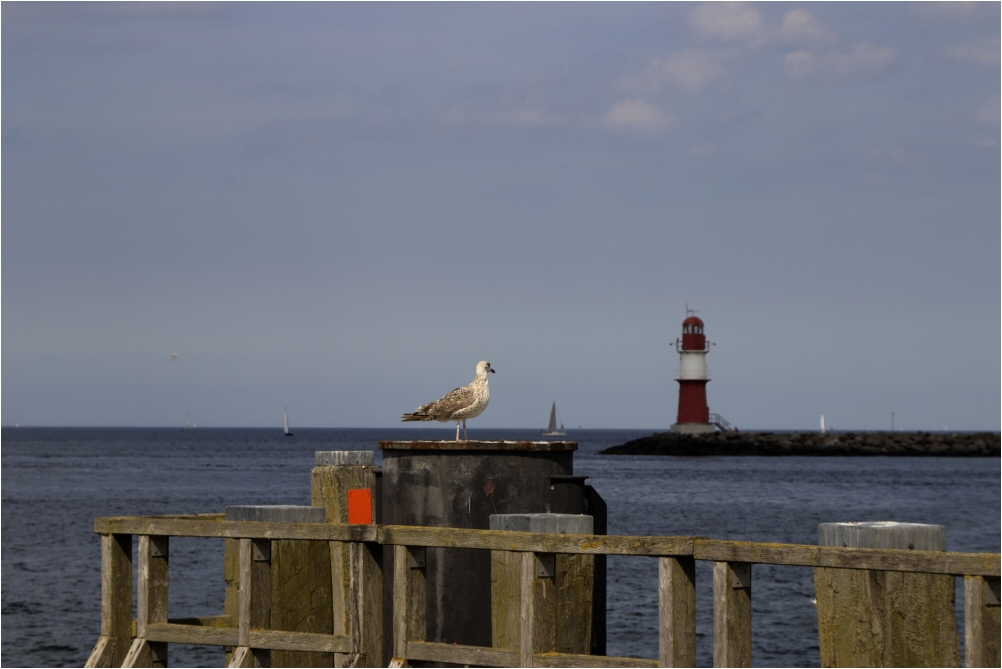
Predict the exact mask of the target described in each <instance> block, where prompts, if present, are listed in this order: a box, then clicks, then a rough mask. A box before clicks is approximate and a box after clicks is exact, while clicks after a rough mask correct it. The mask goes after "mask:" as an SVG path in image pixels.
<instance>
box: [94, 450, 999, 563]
mask: <svg viewBox="0 0 1002 669" xmlns="http://www.w3.org/2000/svg"><path fill="white" fill-rule="evenodd" d="M318 469H319V468H318ZM216 518H218V516H217V515H207V516H198V517H195V518H172V517H118V518H98V519H97V520H96V521H95V523H94V527H95V531H96V532H98V533H100V534H160V535H164V536H193V537H226V538H241V537H246V538H261V539H302V540H313V541H365V542H375V543H381V544H403V545H407V546H441V547H445V548H479V549H485V550H509V551H530V550H531V551H534V552H537V553H571V554H587V555H650V556H655V557H667V556H685V555H692V556H694V557H695V558H696V559H697V560H710V561H714V562H750V563H759V564H785V565H799V566H804V567H837V568H841V569H879V570H886V571H907V572H919V573H930V574H951V575H955V576H963V575H967V574H971V575H979V576H999V575H1000V573H1002V558H1000V554H998V553H947V552H939V551H902V550H893V549H871V548H840V547H834V546H832V547H819V546H809V545H798V544H775V543H764V542H751V541H722V540H715V539H704V538H701V537H645V536H636V537H634V536H616V535H547V534H533V533H529V532H502V531H497V530H493V531H492V530H469V529H456V528H444V527H410V526H401V525H381V526H380V525H336V524H331V523H258V522H249V521H226V520H217V519H216Z"/></svg>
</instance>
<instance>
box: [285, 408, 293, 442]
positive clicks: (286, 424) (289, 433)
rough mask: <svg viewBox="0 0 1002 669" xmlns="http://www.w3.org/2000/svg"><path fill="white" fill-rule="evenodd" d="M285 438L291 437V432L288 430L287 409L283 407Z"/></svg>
mask: <svg viewBox="0 0 1002 669" xmlns="http://www.w3.org/2000/svg"><path fill="white" fill-rule="evenodd" d="M285 436H287V437H291V436H292V430H290V429H289V407H285Z"/></svg>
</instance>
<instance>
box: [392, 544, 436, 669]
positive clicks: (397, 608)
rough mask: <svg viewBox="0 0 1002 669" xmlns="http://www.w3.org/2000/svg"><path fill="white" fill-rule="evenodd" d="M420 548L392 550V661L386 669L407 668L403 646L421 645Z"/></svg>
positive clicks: (422, 585) (424, 586)
mask: <svg viewBox="0 0 1002 669" xmlns="http://www.w3.org/2000/svg"><path fill="white" fill-rule="evenodd" d="M424 553H425V551H424V547H423V546H422V547H418V548H417V549H416V550H415V549H408V547H407V546H394V547H393V660H392V662H391V663H390V666H397V667H403V666H408V665H407V642H408V641H424V638H425V626H426V621H425V617H426V611H427V608H426V601H425V599H426V597H427V581H426V579H425V573H424V566H425V560H424Z"/></svg>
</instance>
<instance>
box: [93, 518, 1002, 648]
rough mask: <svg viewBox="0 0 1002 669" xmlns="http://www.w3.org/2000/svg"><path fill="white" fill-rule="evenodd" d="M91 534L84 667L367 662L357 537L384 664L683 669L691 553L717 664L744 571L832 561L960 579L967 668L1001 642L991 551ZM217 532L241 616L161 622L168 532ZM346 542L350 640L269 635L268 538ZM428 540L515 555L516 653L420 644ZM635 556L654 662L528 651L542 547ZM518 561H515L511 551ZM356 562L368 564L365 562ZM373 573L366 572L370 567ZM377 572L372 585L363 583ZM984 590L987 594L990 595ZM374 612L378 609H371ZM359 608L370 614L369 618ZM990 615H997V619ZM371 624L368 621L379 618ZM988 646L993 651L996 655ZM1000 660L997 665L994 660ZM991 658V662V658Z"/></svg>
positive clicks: (106, 525)
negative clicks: (171, 654)
mask: <svg viewBox="0 0 1002 669" xmlns="http://www.w3.org/2000/svg"><path fill="white" fill-rule="evenodd" d="M95 532H97V533H98V534H100V535H101V542H102V543H101V546H102V557H101V560H102V564H101V566H102V582H101V637H100V638H99V640H98V642H97V645H96V646H95V648H94V651H93V653H92V654H91V656H90V659H89V660H88V662H87V665H86V666H88V667H105V666H118V665H119V664H120V665H121V666H127V667H139V666H147V667H149V666H166V664H167V644H169V643H185V644H205V645H217V646H230V647H233V648H235V651H234V652H233V654H232V656H231V658H232V659H231V661H230V666H237V667H250V666H268V664H269V661H270V656H269V652H270V651H271V650H293V651H315V652H325V653H338V654H340V656H339V658H338V662H337V666H371V665H368V664H367V660H366V656H365V653H364V648H365V647H366V646H365V639H364V635H365V634H366V631H367V628H368V625H366V624H360V622H361V621H366V620H370V621H371V619H372V616H371V611H370V612H368V613H367V608H366V607H367V604H368V605H370V606H371V605H372V604H373V602H372V601H371V600H372V598H373V597H380V596H381V591H382V588H381V585H382V572H381V568H380V566H379V565H375V564H374V561H373V560H371V559H369V560H368V562H367V563H366V554H367V551H366V544H382V545H384V546H392V547H393V548H392V550H393V560H394V569H393V626H392V632H391V633H392V638H393V661H392V662H391V664H390V666H406V663H407V660H424V661H429V662H433V663H435V662H437V663H453V664H458V665H471V666H494V667H532V666H537V667H658V666H661V667H692V666H695V660H696V590H695V561H696V560H707V561H712V562H713V563H714V569H713V590H714V598H713V608H714V616H713V621H714V632H713V656H714V665H715V666H732V667H734V666H750V665H751V587H750V586H751V565H752V564H774V565H790V566H800V567H833V568H839V569H868V570H883V571H897V572H918V573H929V574H948V575H953V576H965V577H966V578H965V587H966V591H965V592H966V594H965V597H966V606H967V610H966V630H965V631H966V634H965V645H966V648H967V656H968V662H967V664H968V666H985V664H984V662H986V661H993V660H992V659H991V658H982V656H981V655H980V654H979V653H981V651H980V650H977V649H983V648H986V647H987V648H991V647H992V644H993V643H994V644H996V645H995V647H996V648H997V643H998V642H997V640H995V641H992V640H991V638H990V637H992V635H994V637H996V638H997V636H998V634H999V630H998V629H997V621H995V619H996V618H997V616H991V615H984V612H983V611H981V610H980V609H978V607H981V608H985V607H986V606H987V605H988V604H987V600H989V599H991V597H992V596H993V595H992V593H993V589H992V588H990V587H988V586H987V585H986V579H988V580H994V583H995V584H996V585H995V589H994V592H997V583H998V578H999V575H1000V569H999V567H1000V556H999V554H995V553H947V552H938V551H904V550H891V549H866V548H838V547H824V546H810V545H796V544H775V543H759V542H747V541H720V540H714V539H705V538H701V537H689V536H684V537H657V536H613V535H555V534H534V533H528V532H508V531H496V530H469V529H451V528H438V527H411V526H393V525H337V524H328V523H266V522H250V521H227V520H225V517H224V516H223V515H222V514H207V515H192V516H157V517H119V518H99V519H98V520H97V521H96V522H95ZM136 535H138V536H139V550H138V561H139V565H138V589H139V590H138V597H137V600H138V611H137V614H136V619H135V621H134V623H133V620H132V537H133V536H136ZM172 536H182V537H219V538H229V539H238V540H239V542H240V608H239V619H238V620H236V621H234V620H232V619H231V617H230V616H214V617H209V618H189V619H173V620H170V619H168V617H167V598H168V590H169V586H168V582H169V537H172ZM273 540H308V541H326V542H347V543H348V544H349V545H350V556H351V558H350V559H351V569H350V572H351V585H350V591H351V596H350V597H349V602H348V606H347V608H348V611H346V612H343V613H345V614H347V615H348V616H349V618H350V620H351V624H349V626H348V629H349V630H350V631H351V632H350V634H349V635H341V636H339V635H333V634H313V633H303V632H286V631H278V630H269V629H266V627H267V624H268V623H267V621H269V620H270V617H269V612H270V607H271V602H270V601H269V598H270V588H269V583H268V579H269V578H270V576H269V573H270V572H269V569H268V562H269V560H270V550H271V543H270V542H271V541H273ZM424 547H445V548H473V549H481V550H491V551H508V552H513V553H519V554H520V556H518V557H517V559H518V560H520V565H521V594H522V596H521V617H520V625H521V633H520V647H519V648H517V649H499V648H490V647H479V646H459V645H454V644H443V643H431V642H428V641H425V640H424V631H425V620H424V615H425V613H424V608H425V607H424V606H423V604H424V602H425V574H424V570H423V568H422V567H423V560H421V559H420V555H419V553H420V551H421V550H422V549H423V548H424ZM553 553H566V554H585V555H638V556H647V557H653V558H657V559H658V561H659V593H660V598H659V601H660V606H659V609H660V624H659V630H660V632H659V634H660V639H659V648H660V652H659V659H658V660H657V661H654V660H647V659H639V658H622V657H606V656H592V655H570V654H563V653H536V652H534V649H533V645H532V640H533V638H534V628H535V626H537V625H542V624H547V621H543V620H537V618H536V616H535V615H534V612H533V597H532V596H531V593H532V587H533V582H534V580H535V579H536V578H537V574H538V570H539V565H538V561H539V559H540V555H541V554H543V555H545V554H553ZM512 557H515V556H512ZM363 564H367V566H365V568H363ZM374 567H375V569H374ZM371 579H378V580H379V584H378V585H379V586H380V587H375V585H376V584H374V583H371V582H369V583H367V582H366V581H367V580H371ZM986 593H987V594H986ZM379 607H380V608H381V604H380V605H379ZM367 615H368V616H369V617H368V618H367ZM993 621H995V622H993ZM381 622H382V621H381V620H379V621H378V623H377V622H376V621H372V622H370V624H379V625H381ZM996 652H997V651H996ZM995 661H997V660H995ZM996 666H997V665H996Z"/></svg>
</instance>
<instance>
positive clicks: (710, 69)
mask: <svg viewBox="0 0 1002 669" xmlns="http://www.w3.org/2000/svg"><path fill="white" fill-rule="evenodd" d="M726 59H727V54H725V53H723V52H719V51H703V50H699V49H686V50H684V51H679V52H678V53H673V54H672V55H670V56H668V57H667V58H655V59H654V60H652V61H651V63H650V65H648V66H647V69H646V70H645V71H644V73H643V74H642V75H640V76H639V77H636V78H634V79H633V81H632V82H630V83H632V84H633V87H634V88H639V89H640V90H643V91H644V92H646V93H658V92H659V91H660V90H661V89H662V88H664V87H665V86H670V85H671V86H677V87H679V88H682V89H684V90H686V91H689V92H690V93H698V92H699V91H700V90H702V89H703V87H704V86H706V85H707V84H710V83H712V82H714V81H717V80H718V79H720V77H722V76H723V74H724V67H723V63H724V61H725V60H726Z"/></svg>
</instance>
